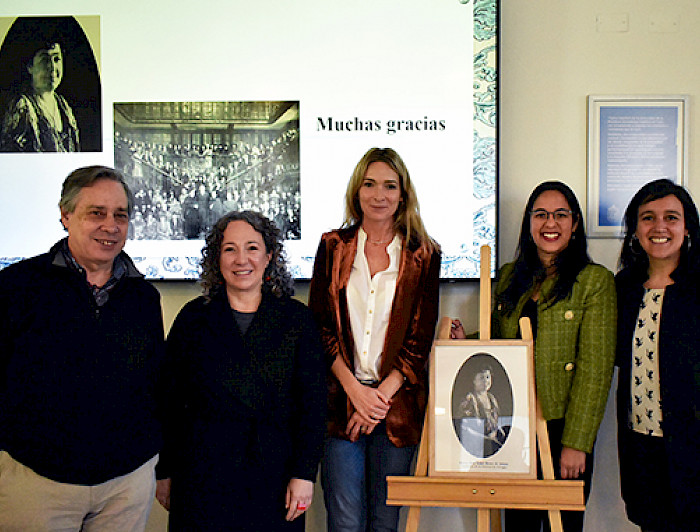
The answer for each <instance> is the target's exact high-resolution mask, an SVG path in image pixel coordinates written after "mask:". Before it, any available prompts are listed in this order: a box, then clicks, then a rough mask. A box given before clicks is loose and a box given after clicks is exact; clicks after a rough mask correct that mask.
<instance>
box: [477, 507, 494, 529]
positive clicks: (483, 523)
mask: <svg viewBox="0 0 700 532" xmlns="http://www.w3.org/2000/svg"><path fill="white" fill-rule="evenodd" d="M476 512H477V527H476V530H477V532H491V510H490V509H489V508H477V511H476Z"/></svg>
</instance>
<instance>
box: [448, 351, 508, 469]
mask: <svg viewBox="0 0 700 532" xmlns="http://www.w3.org/2000/svg"><path fill="white" fill-rule="evenodd" d="M494 379H495V380H496V381H498V384H499V385H498V386H497V387H496V389H494ZM499 398H500V400H499ZM452 405H453V407H452V420H453V423H454V427H455V432H456V433H457V438H458V439H459V441H460V443H461V444H462V447H464V449H465V450H466V451H467V452H468V453H469V454H471V455H473V456H476V457H479V458H488V457H489V456H492V455H494V454H495V453H497V452H498V451H499V450H500V449H501V447H502V446H503V444H504V443H505V442H506V438H507V437H508V433H509V432H510V423H511V422H510V420H511V418H512V405H513V399H512V392H511V388H510V383H509V382H508V377H507V376H506V374H505V370H504V369H503V367H502V366H501V365H500V364H499V362H498V361H497V360H496V359H495V358H494V357H492V356H491V355H488V354H486V353H479V354H476V355H474V356H473V357H470V358H469V359H468V360H467V361H466V362H465V363H464V365H463V366H462V368H461V369H460V370H459V372H458V374H457V377H456V378H455V384H454V386H453V389H452Z"/></svg>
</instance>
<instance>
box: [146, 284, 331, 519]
mask: <svg viewBox="0 0 700 532" xmlns="http://www.w3.org/2000/svg"><path fill="white" fill-rule="evenodd" d="M167 363H168V365H169V368H170V373H171V382H172V385H171V392H170V393H169V394H168V395H169V398H170V400H169V401H168V408H167V409H168V415H167V419H168V420H169V421H168V423H167V429H166V446H165V449H164V451H163V453H162V462H161V464H160V466H159V469H158V475H159V478H164V477H170V478H172V490H171V511H170V523H169V525H170V530H187V531H194V530H250V531H253V530H255V531H260V530H265V531H275V530H303V526H304V520H303V518H302V517H300V518H297V519H296V520H295V521H294V522H292V523H291V524H290V523H287V522H286V521H285V520H284V515H285V513H286V510H285V508H284V503H285V499H284V497H285V491H286V487H287V484H288V482H289V480H290V479H291V478H302V479H306V480H311V481H314V480H315V479H316V471H317V465H318V462H319V459H320V456H321V450H322V445H323V436H324V431H325V415H326V406H325V405H326V402H325V400H326V391H325V388H326V387H325V365H324V363H323V355H322V350H321V346H320V342H319V339H318V334H317V332H316V329H315V326H314V324H313V320H312V318H311V314H310V312H309V311H308V309H307V308H306V307H305V306H304V305H303V304H302V303H300V302H298V301H295V300H293V299H290V298H276V297H274V296H271V295H264V296H263V300H262V302H261V304H260V307H259V309H258V311H257V313H256V315H255V317H254V318H253V322H252V323H251V325H250V327H249V329H248V331H247V333H246V334H245V336H241V333H240V331H239V328H238V326H237V325H236V323H235V320H234V317H233V314H232V310H231V308H230V306H229V303H228V300H227V298H226V296H225V295H223V294H222V295H220V296H218V297H215V298H214V299H213V300H212V301H211V302H210V303H207V302H206V301H205V299H204V298H202V297H200V298H197V299H195V300H193V301H191V302H189V303H188V304H187V305H186V306H185V307H184V308H183V309H182V310H181V311H180V313H179V315H178V316H177V318H176V320H175V323H174V324H173V327H172V329H171V331H170V334H169V335H168V341H167Z"/></svg>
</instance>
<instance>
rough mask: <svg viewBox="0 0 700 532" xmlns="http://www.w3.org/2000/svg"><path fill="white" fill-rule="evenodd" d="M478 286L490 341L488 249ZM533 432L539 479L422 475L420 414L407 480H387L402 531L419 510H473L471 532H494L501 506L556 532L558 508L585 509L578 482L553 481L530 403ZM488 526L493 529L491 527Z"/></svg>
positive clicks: (528, 336) (424, 452) (524, 328)
mask: <svg viewBox="0 0 700 532" xmlns="http://www.w3.org/2000/svg"><path fill="white" fill-rule="evenodd" d="M480 275H481V283H480V291H481V293H480V297H479V331H480V334H479V336H480V339H481V340H489V339H490V338H491V250H490V248H489V247H488V246H482V248H481V271H480ZM451 323H452V320H451V319H450V318H449V317H445V318H442V320H441V321H440V324H439V327H438V335H437V337H438V338H439V339H449V338H450V327H451ZM520 329H521V336H522V338H523V340H532V328H531V327H530V320H528V319H527V318H522V319H521V320H520ZM535 405H536V416H535V428H536V433H537V443H538V449H539V457H540V462H541V464H542V476H543V477H544V479H543V480H513V479H495V480H484V479H469V478H465V477H455V478H446V477H439V478H437V477H428V476H427V474H428V438H429V437H430V436H429V434H430V430H429V427H428V420H429V416H428V414H427V412H426V415H425V423H424V424H423V432H422V435H421V442H420V445H419V447H418V460H417V463H416V472H415V474H414V476H413V477H387V482H388V496H387V504H393V505H401V506H409V507H410V508H409V511H408V519H407V521H406V532H417V530H418V523H419V520H420V508H421V507H422V506H442V507H467V508H477V531H478V532H490V531H492V530H493V531H495V532H500V531H501V519H500V509H501V508H518V509H527V510H548V512H549V522H550V525H551V529H552V532H562V530H563V529H562V523H561V510H576V511H583V510H585V505H584V497H583V481H581V480H554V466H553V463H552V452H551V449H550V446H549V435H548V432H547V424H546V422H545V421H544V418H543V417H542V409H541V407H540V404H539V401H537V399H535ZM492 524H493V525H494V528H493V529H492Z"/></svg>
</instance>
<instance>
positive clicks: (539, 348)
mask: <svg viewBox="0 0 700 532" xmlns="http://www.w3.org/2000/svg"><path fill="white" fill-rule="evenodd" d="M512 273H513V263H509V264H506V265H504V266H503V268H502V269H501V272H500V280H499V282H498V285H497V286H496V293H497V294H499V293H501V292H502V291H503V290H505V288H506V286H508V283H509V281H510V277H511V275H512ZM553 286H554V279H547V280H545V282H544V283H543V284H542V288H541V290H540V294H541V297H540V298H539V299H538V303H537V339H536V341H535V381H536V388H537V397H538V399H539V401H540V404H541V405H542V413H543V415H544V418H545V419H546V420H550V419H562V418H563V419H564V434H563V436H562V445H564V446H566V447H571V448H573V449H578V450H580V451H585V452H587V453H590V452H591V451H592V450H593V444H594V443H595V438H596V434H597V433H598V427H599V426H600V422H601V421H602V419H603V414H604V412H605V404H606V402H607V399H608V391H609V389H610V380H611V378H612V373H613V364H614V362H615V336H616V326H617V325H616V322H617V308H616V295H615V281H614V279H613V274H612V273H611V272H610V271H608V270H607V269H606V268H604V267H603V266H600V265H598V264H589V265H587V266H586V267H585V268H584V269H583V270H581V272H580V273H579V275H578V277H577V278H576V282H575V283H574V285H573V288H572V291H571V294H570V295H569V297H567V298H566V299H563V300H561V301H558V302H557V303H556V304H554V305H550V306H547V304H546V303H544V301H546V299H547V297H546V296H547V294H548V293H549V291H551V289H552V287H553ZM531 296H532V290H530V291H528V292H527V293H525V294H524V295H523V296H522V297H521V298H520V301H518V305H517V306H516V308H515V310H514V311H513V312H512V313H511V314H509V315H506V314H505V312H504V311H503V310H502V309H501V308H496V309H494V311H493V315H492V323H493V324H492V329H493V330H492V336H493V338H517V337H518V332H519V330H518V320H519V318H520V315H521V313H522V310H523V307H524V306H525V303H526V302H527V300H528V299H530V297H531Z"/></svg>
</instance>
